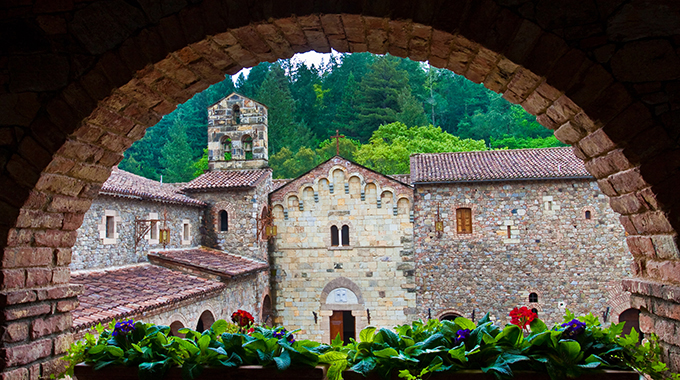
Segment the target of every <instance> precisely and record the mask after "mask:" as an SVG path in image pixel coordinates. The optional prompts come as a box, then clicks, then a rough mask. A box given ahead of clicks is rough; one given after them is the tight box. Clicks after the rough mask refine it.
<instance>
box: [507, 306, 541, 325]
mask: <svg viewBox="0 0 680 380" xmlns="http://www.w3.org/2000/svg"><path fill="white" fill-rule="evenodd" d="M510 317H512V319H511V320H510V323H512V324H513V325H516V326H519V328H521V329H524V328H526V327H527V326H528V325H529V324H530V323H531V322H532V321H533V320H534V319H536V313H534V312H533V311H531V310H529V309H527V308H526V306H522V307H520V308H514V309H512V311H511V312H510Z"/></svg>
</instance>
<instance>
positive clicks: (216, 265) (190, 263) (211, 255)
mask: <svg viewBox="0 0 680 380" xmlns="http://www.w3.org/2000/svg"><path fill="white" fill-rule="evenodd" d="M149 260H150V261H151V262H156V263H158V264H161V265H177V266H180V267H184V268H188V269H193V270H198V271H202V272H207V273H210V274H213V275H217V276H220V277H223V278H230V277H234V276H240V275H244V274H248V273H251V272H256V271H261V270H265V269H268V268H269V266H268V265H267V264H266V263H263V262H260V261H255V260H251V259H248V258H245V257H242V256H239V255H234V254H231V253H227V252H224V251H219V250H216V249H210V248H205V247H200V248H189V249H172V250H165V251H155V252H150V253H149Z"/></svg>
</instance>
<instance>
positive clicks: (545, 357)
mask: <svg viewBox="0 0 680 380" xmlns="http://www.w3.org/2000/svg"><path fill="white" fill-rule="evenodd" d="M574 320H576V318H575V316H574V315H573V314H572V313H570V312H569V311H567V315H566V317H565V322H571V323H574ZM577 320H578V321H580V322H583V324H582V326H583V327H582V328H580V329H578V330H577V331H575V330H570V327H569V326H570V325H569V324H567V323H565V324H561V325H555V326H554V327H553V328H551V329H548V328H547V326H546V325H545V323H543V322H542V321H540V320H539V319H535V320H534V321H533V322H532V323H531V326H530V327H531V331H530V332H525V331H523V330H522V329H520V328H519V327H517V326H515V325H508V326H506V327H505V328H503V329H501V328H500V327H498V326H496V325H494V324H493V323H492V322H491V321H490V319H489V315H488V314H487V315H486V316H484V317H483V318H482V319H481V320H479V322H478V323H477V324H475V323H474V322H472V321H470V320H469V319H466V318H463V317H458V318H456V319H455V320H454V321H438V320H436V319H431V320H428V321H427V322H422V321H415V322H412V323H411V324H405V325H400V326H396V327H395V328H394V329H393V330H390V329H386V328H381V329H376V328H375V327H373V326H369V327H366V328H365V329H363V330H362V331H361V332H360V333H359V340H358V341H357V340H354V339H351V342H350V343H349V344H347V345H343V342H342V339H340V337H339V335H338V336H337V337H336V338H335V339H334V340H333V341H332V342H331V345H326V344H321V343H316V342H312V341H308V340H302V341H296V340H295V339H294V334H295V333H296V332H297V331H292V332H288V331H286V330H285V329H284V328H282V327H274V328H267V327H260V326H256V327H254V328H253V329H252V330H250V331H249V332H248V333H245V332H244V330H243V329H240V328H239V326H238V325H235V324H231V323H227V322H226V321H224V320H219V321H216V322H215V323H214V324H213V325H212V326H211V327H210V329H208V330H206V331H204V332H203V333H199V332H196V331H194V330H190V329H181V330H180V331H179V332H180V333H181V334H185V337H184V338H181V337H176V336H170V335H169V333H170V328H169V327H167V326H156V325H153V324H144V323H141V322H137V323H136V324H134V329H133V330H132V331H129V332H125V333H122V332H121V330H120V329H119V327H118V325H117V324H115V323H114V322H111V323H110V324H109V329H108V330H107V329H104V327H103V326H101V324H100V325H98V326H97V327H96V331H97V335H98V336H94V335H92V334H88V335H86V336H85V338H84V339H83V340H81V341H78V342H76V343H74V344H73V345H72V346H71V348H70V350H69V352H68V354H67V355H66V356H65V357H64V360H66V361H67V362H68V363H69V366H68V368H67V371H66V373H65V374H68V375H73V368H74V366H75V365H76V364H78V363H81V362H85V363H87V364H91V365H93V366H94V368H95V369H101V368H104V367H108V366H128V367H131V366H135V367H137V368H138V369H139V378H140V379H159V378H162V377H163V375H164V374H165V372H166V371H167V370H168V368H170V367H172V366H181V367H182V377H183V379H186V380H191V379H194V378H196V377H199V376H200V374H201V371H202V369H203V368H204V367H206V366H210V367H237V366H241V365H253V364H257V365H262V366H266V367H276V368H277V369H278V370H286V369H288V368H291V367H313V366H315V365H317V364H326V365H328V372H327V376H328V378H329V379H330V380H341V379H342V371H344V370H346V369H348V368H349V369H351V370H353V371H355V372H358V373H361V374H362V375H367V374H369V373H377V374H378V375H380V376H381V377H383V378H385V379H387V378H390V377H391V376H392V374H398V375H399V377H400V378H403V379H407V380H416V379H423V378H427V377H428V376H429V374H431V373H435V372H448V371H459V370H469V369H476V370H481V371H483V372H485V373H490V374H493V375H494V376H495V377H496V378H497V379H499V380H502V379H510V378H512V377H513V376H514V374H515V373H516V372H517V371H536V372H540V373H547V374H549V375H550V377H551V379H552V380H561V379H565V378H575V377H578V376H580V375H581V374H584V373H588V372H593V371H599V370H601V369H616V370H627V369H634V370H636V371H638V372H639V373H641V374H646V375H648V376H649V377H650V378H652V379H654V380H661V379H662V378H664V377H670V378H673V379H674V380H679V379H680V376H679V375H678V374H672V373H669V372H668V369H667V368H666V365H665V364H664V363H661V362H660V361H659V356H660V348H659V345H658V343H657V338H656V336H654V335H652V336H651V338H650V339H649V340H648V341H646V342H644V343H643V344H638V343H639V340H638V339H639V337H638V334H637V332H635V330H633V331H632V332H631V334H630V335H628V336H625V337H622V336H620V335H621V331H622V329H623V323H619V324H614V325H612V326H610V327H608V328H603V327H602V326H600V323H599V321H598V319H597V317H595V316H593V315H592V314H589V315H586V316H581V317H579V318H578V319H577ZM114 331H117V334H115V333H114Z"/></svg>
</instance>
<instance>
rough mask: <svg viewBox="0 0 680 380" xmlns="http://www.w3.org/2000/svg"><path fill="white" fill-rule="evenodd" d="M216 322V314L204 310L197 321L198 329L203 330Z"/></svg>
mask: <svg viewBox="0 0 680 380" xmlns="http://www.w3.org/2000/svg"><path fill="white" fill-rule="evenodd" d="M213 323H215V314H213V312H212V311H210V310H207V309H206V310H204V311H203V312H202V313H201V315H200V316H199V317H198V321H197V322H196V331H198V332H203V331H205V330H207V329H209V328H210V326H212V324H213Z"/></svg>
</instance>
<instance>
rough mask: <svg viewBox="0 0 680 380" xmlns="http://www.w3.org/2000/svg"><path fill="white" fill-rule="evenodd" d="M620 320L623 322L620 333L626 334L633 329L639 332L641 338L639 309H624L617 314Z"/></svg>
mask: <svg viewBox="0 0 680 380" xmlns="http://www.w3.org/2000/svg"><path fill="white" fill-rule="evenodd" d="M620 322H623V323H624V325H623V332H622V333H621V335H623V336H626V335H628V334H630V332H631V331H633V330H635V331H637V333H638V334H640V340H642V334H641V333H640V310H638V309H632V308H631V309H627V310H624V311H623V313H621V314H619V323H620Z"/></svg>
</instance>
